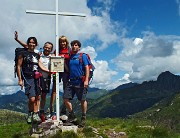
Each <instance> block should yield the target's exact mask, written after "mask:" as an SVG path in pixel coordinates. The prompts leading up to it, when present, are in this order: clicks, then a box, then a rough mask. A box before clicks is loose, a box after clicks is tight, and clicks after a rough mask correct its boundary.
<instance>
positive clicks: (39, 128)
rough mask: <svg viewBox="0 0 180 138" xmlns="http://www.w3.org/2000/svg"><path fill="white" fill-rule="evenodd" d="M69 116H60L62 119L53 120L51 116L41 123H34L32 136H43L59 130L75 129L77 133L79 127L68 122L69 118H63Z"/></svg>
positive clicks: (39, 137)
mask: <svg viewBox="0 0 180 138" xmlns="http://www.w3.org/2000/svg"><path fill="white" fill-rule="evenodd" d="M62 118H66V119H67V116H60V120H59V121H58V120H53V119H52V118H49V119H48V120H45V121H44V122H42V123H40V124H36V123H33V124H32V127H31V130H30V132H29V134H30V136H31V137H34V138H41V137H49V136H53V135H55V134H56V133H57V132H59V131H61V132H65V131H73V132H74V133H77V130H78V127H77V126H76V125H74V124H68V123H66V121H67V120H62Z"/></svg>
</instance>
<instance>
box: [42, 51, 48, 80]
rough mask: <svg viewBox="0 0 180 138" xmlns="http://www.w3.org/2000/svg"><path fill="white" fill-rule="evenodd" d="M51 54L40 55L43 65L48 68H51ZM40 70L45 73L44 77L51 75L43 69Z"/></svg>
mask: <svg viewBox="0 0 180 138" xmlns="http://www.w3.org/2000/svg"><path fill="white" fill-rule="evenodd" d="M50 56H51V55H48V56H45V55H44V54H43V53H42V55H41V56H40V60H41V62H42V64H43V66H44V67H45V68H47V69H50ZM40 72H41V73H42V75H43V78H48V76H49V73H48V72H45V71H43V70H41V69H40Z"/></svg>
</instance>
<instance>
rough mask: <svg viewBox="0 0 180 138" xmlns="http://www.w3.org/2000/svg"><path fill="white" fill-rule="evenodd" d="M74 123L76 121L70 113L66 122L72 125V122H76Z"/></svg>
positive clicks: (72, 113)
mask: <svg viewBox="0 0 180 138" xmlns="http://www.w3.org/2000/svg"><path fill="white" fill-rule="evenodd" d="M76 121H77V118H76V116H75V115H74V112H70V113H69V115H68V122H70V123H73V122H76Z"/></svg>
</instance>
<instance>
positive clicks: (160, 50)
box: [113, 32, 180, 83]
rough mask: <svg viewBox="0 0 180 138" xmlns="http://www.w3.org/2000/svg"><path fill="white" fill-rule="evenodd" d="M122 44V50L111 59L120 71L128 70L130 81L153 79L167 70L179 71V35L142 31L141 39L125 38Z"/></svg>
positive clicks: (176, 72)
mask: <svg viewBox="0 0 180 138" xmlns="http://www.w3.org/2000/svg"><path fill="white" fill-rule="evenodd" d="M139 42H140V43H139ZM123 44H124V48H123V50H122V52H121V53H120V54H119V55H118V56H117V57H116V58H115V59H114V60H113V61H114V63H116V65H117V66H118V68H119V69H120V70H121V71H125V72H128V74H129V80H130V81H132V82H138V83H141V82H142V81H146V80H155V79H156V78H157V76H158V75H159V74H160V73H161V72H163V71H167V70H168V71H171V72H172V73H175V74H178V73H179V67H180V65H179V63H180V59H179V56H180V55H179V54H180V53H179V46H180V37H178V36H157V35H155V34H154V33H152V32H144V36H143V38H142V39H140V38H138V39H137V38H136V39H135V40H134V39H131V38H125V39H124V40H123Z"/></svg>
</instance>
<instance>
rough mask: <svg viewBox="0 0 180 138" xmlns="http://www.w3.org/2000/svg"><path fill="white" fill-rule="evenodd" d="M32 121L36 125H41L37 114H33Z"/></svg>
mask: <svg viewBox="0 0 180 138" xmlns="http://www.w3.org/2000/svg"><path fill="white" fill-rule="evenodd" d="M32 120H33V122H37V123H41V122H42V120H41V118H40V117H39V115H38V113H34V114H33V116H32Z"/></svg>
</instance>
